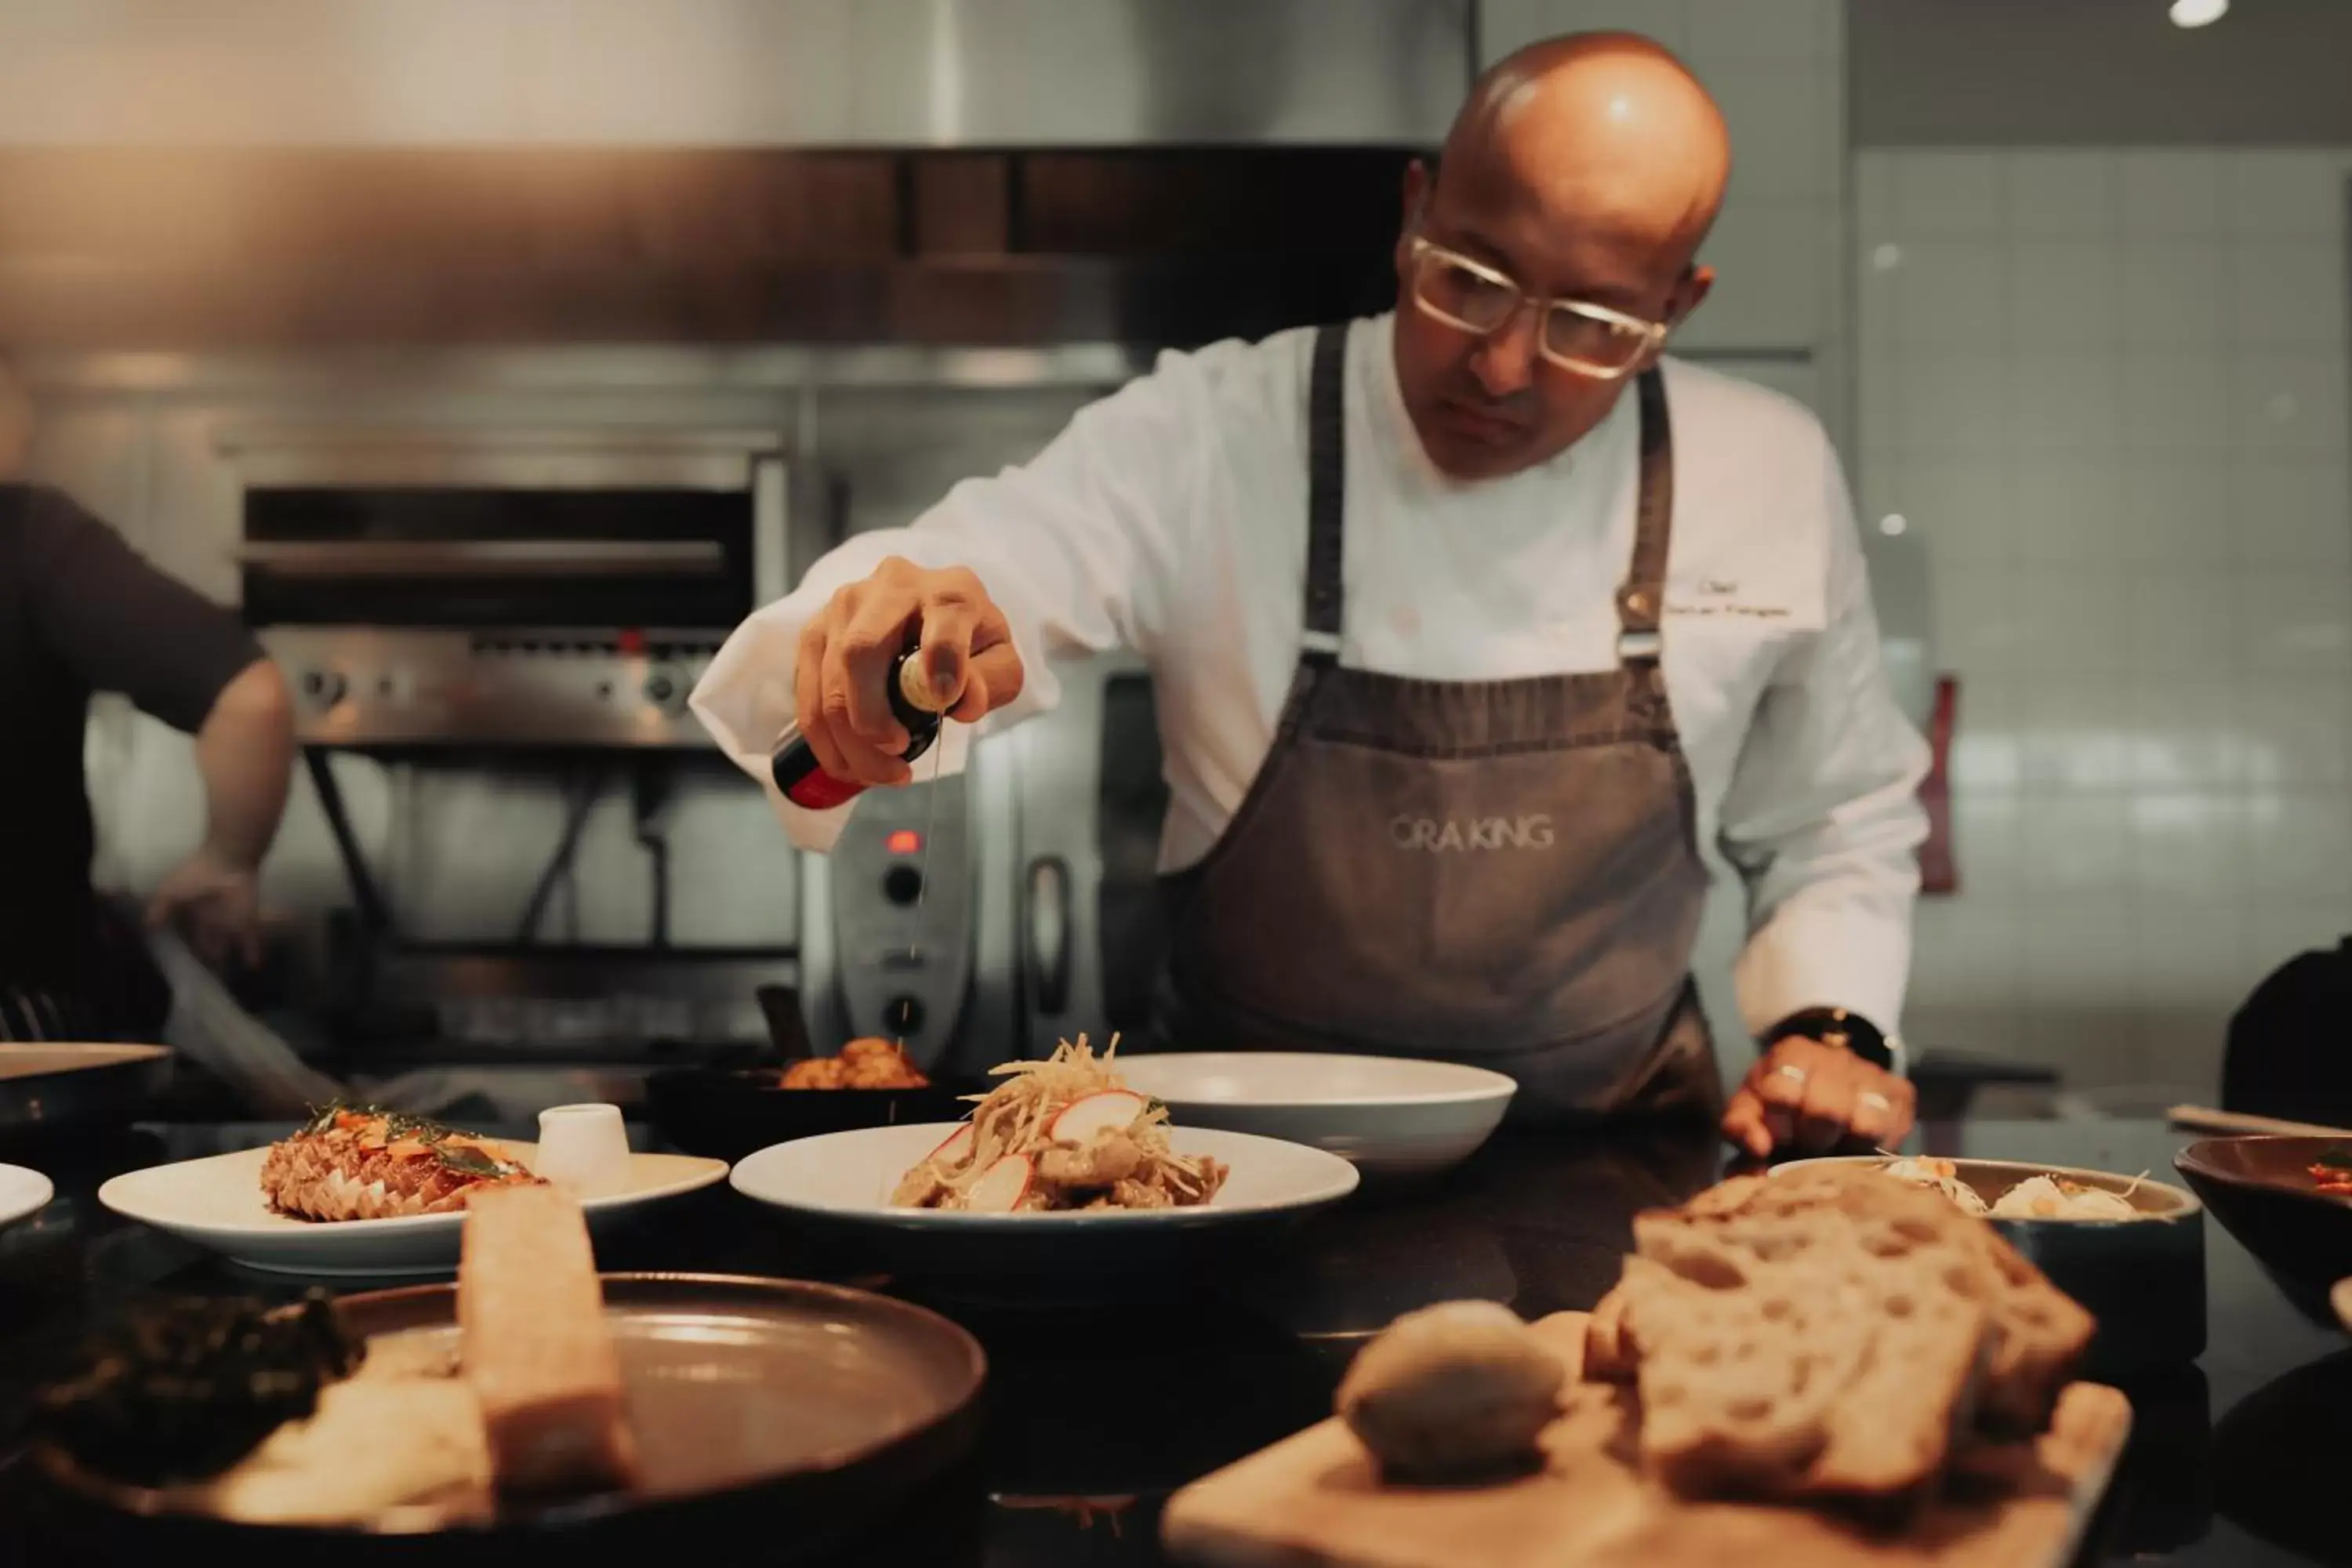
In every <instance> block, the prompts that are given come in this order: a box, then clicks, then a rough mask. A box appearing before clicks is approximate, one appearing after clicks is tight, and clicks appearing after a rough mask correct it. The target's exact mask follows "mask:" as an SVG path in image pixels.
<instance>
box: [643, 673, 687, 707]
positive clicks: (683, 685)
mask: <svg viewBox="0 0 2352 1568" xmlns="http://www.w3.org/2000/svg"><path fill="white" fill-rule="evenodd" d="M687 690H688V683H687V681H686V679H685V678H684V677H683V676H681V675H680V674H679V673H678V672H677V670H675V669H673V668H670V667H669V666H667V665H656V666H655V667H654V668H653V669H652V671H651V672H650V673H649V674H647V675H646V684H645V694H646V701H647V702H650V703H652V704H653V705H654V706H655V707H656V708H658V709H660V710H662V711H663V712H665V713H681V712H684V711H685V710H686V694H687Z"/></svg>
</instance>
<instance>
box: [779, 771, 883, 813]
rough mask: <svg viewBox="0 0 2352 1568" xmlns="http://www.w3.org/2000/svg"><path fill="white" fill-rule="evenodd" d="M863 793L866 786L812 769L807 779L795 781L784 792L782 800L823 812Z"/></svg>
mask: <svg viewBox="0 0 2352 1568" xmlns="http://www.w3.org/2000/svg"><path fill="white" fill-rule="evenodd" d="M865 793H866V786H865V785H864V784H852V783H850V782H849V781H848V780H846V779H837V778H835V777H834V776H833V775H832V774H831V773H826V772H825V771H824V769H823V768H812V769H810V770H809V773H808V776H807V777H805V778H803V779H799V780H797V781H795V782H794V783H793V786H792V787H791V788H790V789H788V790H786V791H784V798H785V799H786V800H789V801H791V802H792V803H793V805H797V806H801V807H803V808H804V809H806V810H809V811H824V810H828V809H830V808H831V807H833V806H836V805H841V804H842V803H843V802H844V801H849V800H855V799H856V798H857V797H858V796H859V795H864V794H865Z"/></svg>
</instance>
